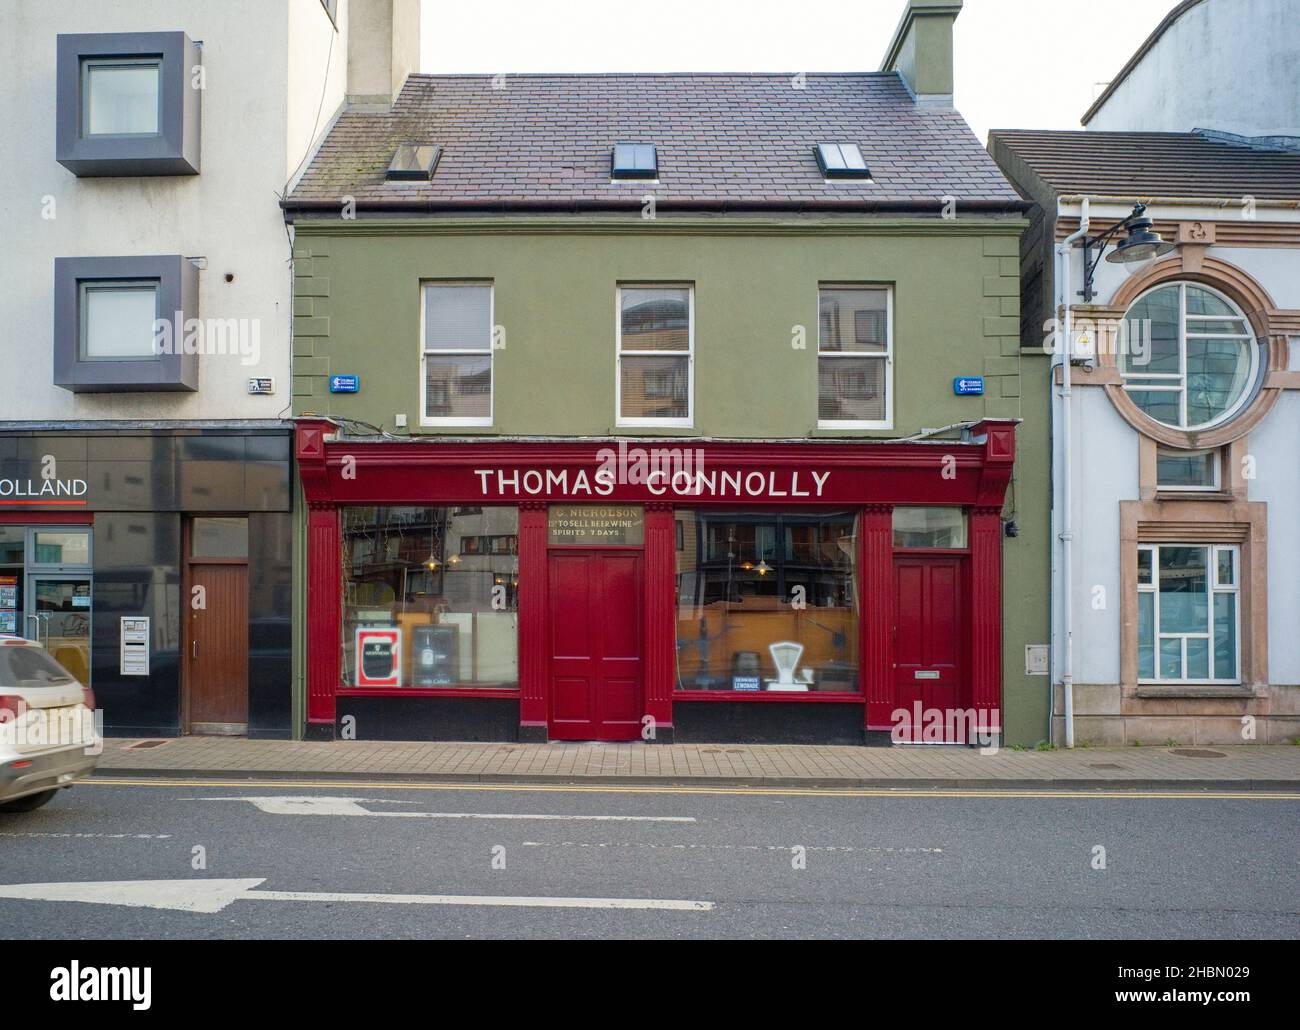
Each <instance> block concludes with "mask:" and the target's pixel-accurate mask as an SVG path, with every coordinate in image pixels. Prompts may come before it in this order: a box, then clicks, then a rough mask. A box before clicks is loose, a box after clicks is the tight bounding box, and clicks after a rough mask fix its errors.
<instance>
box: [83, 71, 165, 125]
mask: <svg viewBox="0 0 1300 1030" xmlns="http://www.w3.org/2000/svg"><path fill="white" fill-rule="evenodd" d="M81 76H82V102H81V132H82V135H83V136H156V135H158V134H159V132H160V131H161V128H160V127H161V125H162V104H161V95H162V88H161V84H162V59H161V58H144V59H136V58H125V59H123V58H101V57H96V58H87V59H86V60H84V61H82V64H81Z"/></svg>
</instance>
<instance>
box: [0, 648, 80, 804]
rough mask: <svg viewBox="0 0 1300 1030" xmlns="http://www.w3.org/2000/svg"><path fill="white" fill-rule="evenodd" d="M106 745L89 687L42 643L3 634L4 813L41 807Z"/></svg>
mask: <svg viewBox="0 0 1300 1030" xmlns="http://www.w3.org/2000/svg"><path fill="white" fill-rule="evenodd" d="M103 748H104V745H103V740H102V739H101V737H100V734H99V730H98V727H97V726H96V725H95V696H94V694H92V693H91V691H90V688H88V687H83V686H82V685H81V684H80V683H78V682H77V679H76V677H74V676H73V675H72V674H71V673H69V672H68V671H67V670H66V669H65V668H63V666H62V665H60V664H59V663H58V662H56V661H55V660H54V659H53V658H51V657H50V655H49V653H48V652H47V651H46V650H45V648H43V647H41V645H40V644H37V643H35V642H34V641H31V640H24V639H23V638H22V637H10V636H0V812H30V811H32V810H33V809H35V808H40V807H41V806H42V805H44V804H45V803H46V802H48V801H50V800H51V799H52V798H53V797H54V795H55V794H57V793H58V792H59V788H61V787H70V786H72V784H73V783H75V782H76V781H77V780H80V779H84V778H85V777H87V776H89V775H90V774H91V772H92V770H94V768H95V763H96V762H98V761H99V755H100V752H101V751H103Z"/></svg>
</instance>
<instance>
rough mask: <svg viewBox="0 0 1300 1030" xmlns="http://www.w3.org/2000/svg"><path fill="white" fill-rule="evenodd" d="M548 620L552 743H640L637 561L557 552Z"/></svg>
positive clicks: (635, 556) (617, 554) (627, 556)
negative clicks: (598, 741) (581, 741)
mask: <svg viewBox="0 0 1300 1030" xmlns="http://www.w3.org/2000/svg"><path fill="white" fill-rule="evenodd" d="M550 616H551V617H550V641H551V645H550V650H551V655H550V659H551V671H550V701H549V706H548V711H549V724H550V735H551V737H552V739H554V740H638V739H640V736H641V717H642V715H643V714H644V713H645V702H644V694H643V685H642V678H641V555H640V553H639V552H636V553H629V552H626V551H576V550H575V551H552V552H551V555H550Z"/></svg>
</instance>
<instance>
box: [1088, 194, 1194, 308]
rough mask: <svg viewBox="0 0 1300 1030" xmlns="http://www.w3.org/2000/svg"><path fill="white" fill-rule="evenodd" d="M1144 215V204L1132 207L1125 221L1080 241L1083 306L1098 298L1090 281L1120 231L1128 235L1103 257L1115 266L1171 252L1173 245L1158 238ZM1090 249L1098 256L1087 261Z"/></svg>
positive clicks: (1151, 223) (1157, 234) (1150, 222)
mask: <svg viewBox="0 0 1300 1030" xmlns="http://www.w3.org/2000/svg"><path fill="white" fill-rule="evenodd" d="M1146 211H1147V207H1146V205H1145V204H1142V203H1137V204H1134V205H1133V211H1132V213H1131V214H1130V215H1129V216H1128V217H1127V218H1125V219H1123V220H1122V221H1119V222H1116V223H1115V224H1114V225H1112V226H1111V227H1110V228H1109V229H1107V230H1106V231H1105V232H1103V233H1101V234H1100V235H1099V236H1093V237H1088V236H1085V237H1084V238H1083V291H1082V292H1081V294H1080V296H1082V297H1083V302H1084V303H1085V304H1090V303H1092V298H1093V297H1095V296H1096V295H1097V294H1096V291H1094V290H1093V288H1092V277H1093V273H1094V272H1096V270H1097V263H1098V262H1099V261H1101V257H1102V255H1103V254H1105V253H1106V244H1108V243H1109V242H1110V240H1111V239H1112V237H1114V236H1115V234H1116V233H1118V232H1119V231H1120V230H1121V229H1126V230H1128V235H1127V236H1126V237H1125V238H1124V239H1122V240H1120V241H1119V243H1117V244H1116V245H1115V249H1114V250H1112V251H1111V252H1110V253H1109V254H1106V260H1107V261H1110V262H1112V263H1114V264H1119V265H1126V264H1131V263H1134V262H1137V261H1149V260H1150V259H1151V258H1157V257H1164V255H1166V254H1168V253H1169V252H1170V251H1171V250H1173V249H1174V245H1173V244H1172V243H1168V242H1166V241H1165V240H1162V239H1161V238H1160V234H1159V233H1158V232H1156V231H1155V227H1154V223H1153V222H1152V221H1151V219H1150V218H1148V217H1147V213H1146ZM1093 247H1096V248H1097V256H1096V257H1094V258H1092V259H1091V260H1089V257H1088V252H1089V251H1090V250H1091V249H1092V248H1093Z"/></svg>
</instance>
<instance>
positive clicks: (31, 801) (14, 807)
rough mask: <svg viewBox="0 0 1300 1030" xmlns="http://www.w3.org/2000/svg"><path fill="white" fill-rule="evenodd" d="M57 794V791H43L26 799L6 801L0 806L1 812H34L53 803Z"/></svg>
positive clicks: (29, 795)
mask: <svg viewBox="0 0 1300 1030" xmlns="http://www.w3.org/2000/svg"><path fill="white" fill-rule="evenodd" d="M57 793H58V791H57V790H43V791H41V792H40V793H39V794H28V795H27V796H26V797H25V798H18V799H17V800H16V801H6V802H4V803H3V804H0V812H34V811H35V810H36V809H38V808H40V807H41V806H42V805H46V804H49V803H50V802H51V801H53V800H54V795H55V794H57Z"/></svg>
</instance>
